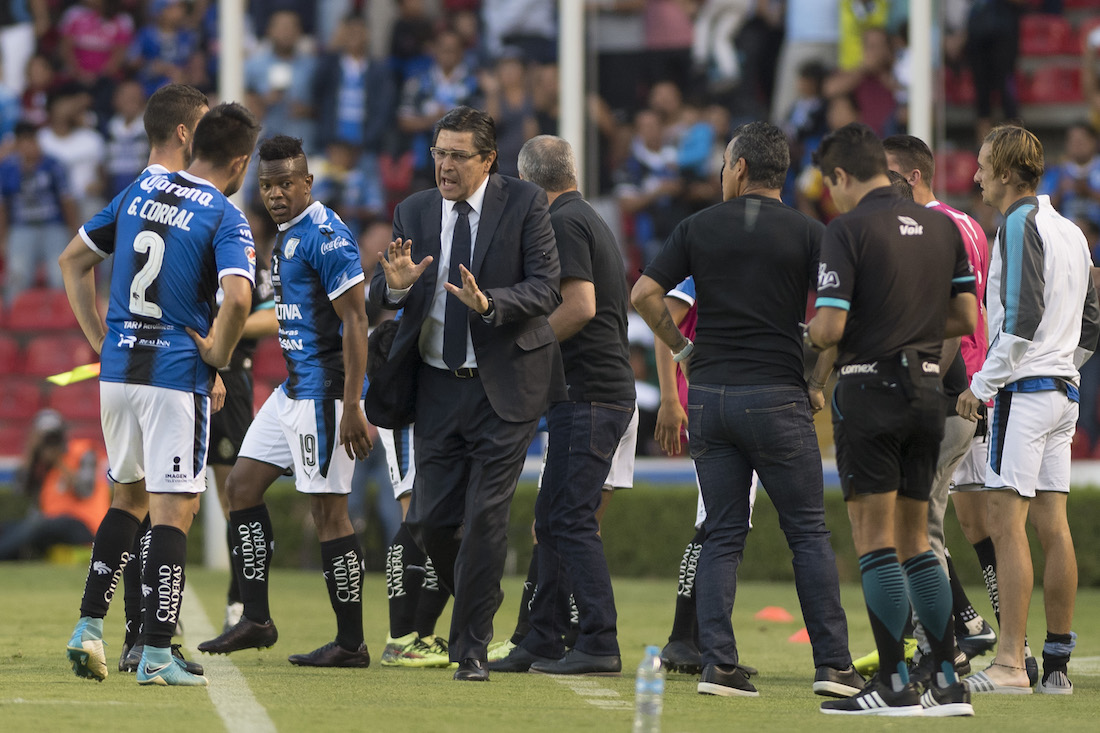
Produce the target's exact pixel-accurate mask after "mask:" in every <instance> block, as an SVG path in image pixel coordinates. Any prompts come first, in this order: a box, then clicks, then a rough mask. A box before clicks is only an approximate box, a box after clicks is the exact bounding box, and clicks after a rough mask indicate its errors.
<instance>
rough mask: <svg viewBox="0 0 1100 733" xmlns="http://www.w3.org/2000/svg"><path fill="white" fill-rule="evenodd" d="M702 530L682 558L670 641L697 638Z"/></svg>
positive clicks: (697, 533)
mask: <svg viewBox="0 0 1100 733" xmlns="http://www.w3.org/2000/svg"><path fill="white" fill-rule="evenodd" d="M705 536H706V535H705V533H704V532H703V530H702V529H699V530H697V531H696V532H695V536H694V537H692V539H691V542H689V543H688V544H687V547H685V548H684V555H683V557H681V558H680V581H679V583H678V584H677V586H676V615H674V616H673V617H672V633H671V634H669V635H668V640H669V641H670V642H672V641H693V640H694V637H695V628H696V626H695V618H696V616H695V572H696V570H697V569H698V567H699V553H700V552H702V551H703V538H704V537H705Z"/></svg>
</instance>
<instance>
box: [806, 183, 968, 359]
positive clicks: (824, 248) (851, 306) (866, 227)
mask: <svg viewBox="0 0 1100 733" xmlns="http://www.w3.org/2000/svg"><path fill="white" fill-rule="evenodd" d="M960 292H967V293H973V292H974V273H973V271H972V270H971V268H970V261H969V260H968V259H967V256H966V249H965V247H964V246H963V242H962V238H961V237H960V236H959V230H958V229H957V228H956V227H955V224H954V223H953V222H952V221H951V219H950V218H948V217H946V216H944V215H943V214H941V213H940V212H938V211H934V210H932V209H926V208H924V207H923V206H920V205H919V204H916V203H913V202H912V201H909V200H907V199H903V198H901V197H900V196H898V195H896V194H895V193H894V192H893V189H891V188H888V187H883V188H878V189H875V190H874V191H871V192H870V193H868V194H867V195H866V196H864V197H863V200H861V201H860V202H859V204H858V205H857V206H856V207H855V208H854V209H853V210H852V211H849V212H848V213H847V214H843V215H842V216H838V217H837V218H836V219H833V220H832V221H831V222H829V227H828V229H826V231H825V239H824V241H823V242H822V243H821V266H820V268H819V271H818V282H817V306H818V307H819V308H820V307H822V306H831V307H834V308H843V309H844V310H847V311H848V322H847V325H846V326H845V328H844V336H843V338H841V340H840V347H839V352H838V355H837V361H836V365H837V366H838V367H840V366H844V365H845V364H852V363H855V362H871V361H876V360H879V359H883V360H888V359H890V358H892V357H894V356H896V355H897V354H899V353H901V351H902V350H903V349H906V348H912V349H915V350H916V352H917V354H918V355H919V356H920V357H922V358H924V359H928V360H931V361H936V360H938V359H939V357H940V352H941V348H942V346H943V333H944V325H945V324H946V322H947V310H948V302H949V301H950V299H951V298H952V297H953V296H954V295H955V294H957V293H960Z"/></svg>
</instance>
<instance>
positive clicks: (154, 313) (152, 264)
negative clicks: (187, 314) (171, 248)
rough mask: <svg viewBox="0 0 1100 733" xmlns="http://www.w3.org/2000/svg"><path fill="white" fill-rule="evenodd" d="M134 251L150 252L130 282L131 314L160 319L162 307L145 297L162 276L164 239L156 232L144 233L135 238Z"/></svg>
mask: <svg viewBox="0 0 1100 733" xmlns="http://www.w3.org/2000/svg"><path fill="white" fill-rule="evenodd" d="M134 251H135V252H140V253H142V254H144V253H146V252H148V253H149V259H148V260H146V261H145V265H144V267H142V268H141V269H140V270H138V273H137V274H136V275H134V279H133V280H132V281H131V282H130V312H131V313H134V314H136V315H139V316H148V317H149V318H160V317H161V316H162V315H163V312H162V311H161V309H160V306H159V305H157V304H156V303H154V302H153V301H151V300H148V299H147V298H146V297H145V294H146V291H147V290H148V289H149V286H151V285H152V284H153V281H154V280H156V279H157V275H159V274H160V268H161V266H162V265H163V264H164V238H163V237H162V236H160V235H159V234H157V233H156V232H150V231H143V232H141V233H140V234H138V235H137V236H136V237H134Z"/></svg>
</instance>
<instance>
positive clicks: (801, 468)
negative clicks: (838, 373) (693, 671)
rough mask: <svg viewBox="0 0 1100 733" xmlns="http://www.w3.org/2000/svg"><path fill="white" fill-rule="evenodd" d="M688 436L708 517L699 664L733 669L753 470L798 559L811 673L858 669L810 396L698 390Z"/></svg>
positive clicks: (700, 585) (699, 601) (774, 389)
mask: <svg viewBox="0 0 1100 733" xmlns="http://www.w3.org/2000/svg"><path fill="white" fill-rule="evenodd" d="M688 434H689V435H690V436H691V457H692V458H693V459H694V460H695V468H696V471H697V472H698V475H699V487H700V490H701V492H702V495H703V503H704V504H705V505H706V509H707V519H706V522H705V523H704V525H703V531H704V532H705V534H706V539H704V541H703V551H702V553H701V555H700V557H699V570H698V574H697V576H696V581H695V589H696V590H695V592H696V608H697V612H698V616H699V642H700V645H699V646H700V650H701V652H702V657H703V663H704V664H721V665H731V664H736V663H737V643H736V640H735V639H734V635H733V624H732V623H731V622H730V614H731V613H732V612H733V602H734V597H735V596H736V594H737V567H738V565H740V564H741V555H742V553H743V551H744V548H745V536H746V535H747V534H748V531H749V482H750V480H751V478H752V472H753V470H754V469H755V470H756V472H757V474H759V476H760V483H761V485H762V486H763V487H764V489H765V490H766V491H767V492H768V496H769V497H770V498H771V500H772V503H773V504H774V505H775V509H776V512H777V513H778V514H779V526H780V528H781V529H782V530H783V533H784V534H785V535H786V537H787V545H788V546H789V547H790V548H791V552H792V553H793V555H794V563H793V564H794V578H795V588H796V589H797V591H798V600H799V603H800V604H801V606H802V617H803V619H804V620H805V622H806V630H807V631H808V632H809V635H810V643H811V644H812V646H813V655H814V666H815V667H820V666H822V665H827V666H830V667H835V668H837V669H845V668H847V667H848V665H849V664H851V661H852V658H851V655H850V654H849V653H848V622H847V619H846V618H845V616H844V609H843V608H841V605H840V588H839V580H838V577H837V570H836V558H835V556H834V555H833V548H832V546H831V545H830V544H829V530H828V529H826V528H825V506H824V502H823V500H822V490H823V489H822V478H821V455H820V453H819V452H818V448H817V435H816V433H815V432H814V426H813V420H812V418H811V417H810V405H809V401H808V399H807V397H806V392H805V390H804V389H802V388H800V387H794V386H784V385H750V386H724V385H709V384H694V383H693V384H692V385H691V387H690V389H689V391H688Z"/></svg>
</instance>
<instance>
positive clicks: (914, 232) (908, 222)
mask: <svg viewBox="0 0 1100 733" xmlns="http://www.w3.org/2000/svg"><path fill="white" fill-rule="evenodd" d="M898 221H900V222H901V226H899V227H898V231H900V232H901V234H902V236H906V237H908V236H920V235H921V234H924V227H922V226H921V225H920V224H918V223H917V220H916V219H913V218H912V217H908V216H899V217H898Z"/></svg>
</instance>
